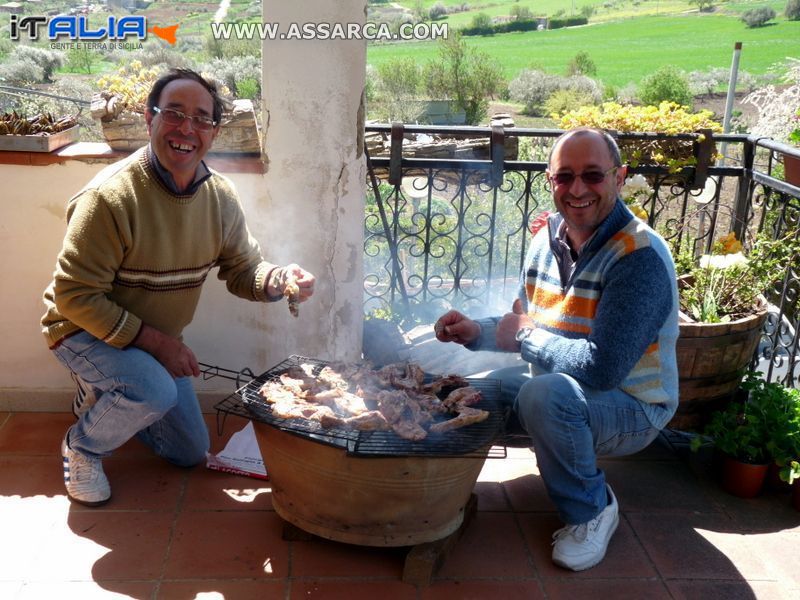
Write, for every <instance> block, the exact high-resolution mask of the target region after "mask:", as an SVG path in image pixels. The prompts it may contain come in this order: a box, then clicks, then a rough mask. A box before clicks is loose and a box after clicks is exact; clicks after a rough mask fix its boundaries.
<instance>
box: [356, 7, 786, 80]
mask: <svg viewBox="0 0 800 600" xmlns="http://www.w3.org/2000/svg"><path fill="white" fill-rule="evenodd" d="M466 40H467V43H468V44H469V45H470V46H473V47H475V48H478V49H480V50H481V51H483V52H486V53H487V54H489V55H490V56H491V57H493V58H494V59H495V60H497V61H498V62H499V63H500V65H501V66H502V69H503V74H504V76H505V77H506V79H508V80H511V79H513V78H514V77H516V76H517V74H518V73H519V72H520V71H521V70H522V69H525V68H530V67H539V68H544V69H545V70H547V71H548V72H551V73H565V71H566V67H567V65H568V64H569V61H570V60H571V59H572V58H573V57H574V56H575V54H576V53H577V52H579V51H581V50H585V51H586V52H588V53H589V55H590V56H591V58H592V60H594V62H595V64H596V65H597V77H598V78H599V79H602V80H603V82H604V83H606V85H613V86H617V87H622V86H624V85H625V84H627V83H630V82H634V83H638V82H639V81H640V80H641V79H642V78H643V77H644V76H645V75H648V74H649V73H652V72H653V71H655V70H656V69H658V68H659V67H660V66H662V65H664V64H674V65H676V66H678V67H679V68H681V69H683V70H684V71H704V70H708V69H710V68H712V67H724V68H728V67H730V63H731V56H732V54H733V45H734V43H735V42H742V43H743V49H742V54H741V57H740V62H739V68H740V69H741V70H744V71H749V72H751V73H754V74H761V73H764V72H765V71H766V70H767V68H768V67H769V66H770V65H772V64H774V63H776V62H778V61H781V60H783V59H784V58H785V57H787V56H800V21H786V20H780V21H778V22H777V23H776V24H775V25H771V26H768V27H760V28H756V29H747V28H746V27H745V26H744V24H743V23H742V22H741V21H739V20H738V18H736V17H732V16H723V15H713V14H709V15H696V14H695V15H691V16H682V17H675V16H672V17H641V18H636V19H630V20H622V21H615V22H609V23H602V24H597V25H588V26H584V27H572V28H568V29H557V30H554V31H530V32H522V33H507V34H503V35H495V36H486V37H468V38H466ZM436 53H437V46H436V44H435V43H432V42H424V43H412V44H386V45H370V46H369V47H368V49H367V61H368V62H369V64H372V65H378V64H381V63H382V62H385V61H387V60H390V59H391V58H395V57H412V58H414V59H415V60H417V61H418V62H420V63H423V62H425V61H427V60H428V59H432V58H434V57H435V56H436Z"/></svg>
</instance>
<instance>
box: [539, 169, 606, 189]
mask: <svg viewBox="0 0 800 600" xmlns="http://www.w3.org/2000/svg"><path fill="white" fill-rule="evenodd" d="M618 168H619V167H611V168H610V169H608V170H607V171H584V172H583V173H578V174H577V175H576V174H575V173H570V172H564V173H556V174H555V175H551V176H550V177H549V179H550V181H551V182H553V183H554V184H555V185H572V184H573V183H574V181H575V180H576V179H577V178H578V177H580V178H581V181H583V183H585V184H586V185H597V184H598V183H603V181H605V179H606V177H607V176H608V174H609V173H611V172H612V171H616V170H617V169H618Z"/></svg>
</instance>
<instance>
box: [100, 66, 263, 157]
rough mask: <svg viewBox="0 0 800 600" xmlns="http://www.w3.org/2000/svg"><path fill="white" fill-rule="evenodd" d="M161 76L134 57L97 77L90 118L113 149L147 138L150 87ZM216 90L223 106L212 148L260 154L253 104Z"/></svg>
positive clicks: (142, 142) (137, 144)
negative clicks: (217, 132)
mask: <svg viewBox="0 0 800 600" xmlns="http://www.w3.org/2000/svg"><path fill="white" fill-rule="evenodd" d="M160 76H161V72H160V71H159V70H158V69H156V68H154V67H150V68H148V67H145V66H143V65H142V63H141V62H140V61H138V60H134V61H132V62H131V63H130V64H128V65H123V66H121V67H120V68H119V69H118V70H117V72H116V73H114V74H111V75H106V76H103V77H101V78H100V79H98V80H97V85H98V87H99V89H100V91H99V93H97V94H95V95H94V96H93V97H92V107H91V112H92V117H93V118H95V119H98V120H99V121H100V126H101V128H102V130H103V136H104V137H105V138H106V142H107V143H108V145H109V146H111V148H112V149H114V150H121V151H133V150H136V149H138V148H141V147H142V146H144V145H145V144H147V142H148V141H149V139H150V138H149V135H148V134H147V127H146V126H145V118H144V112H145V108H146V103H147V96H148V94H149V93H150V89H151V88H152V87H153V83H155V81H156V80H157V79H158V78H159V77H160ZM218 89H219V91H220V94H221V95H222V97H223V99H224V102H225V107H224V113H223V116H222V128H221V129H220V133H219V135H218V136H217V138H216V139H215V140H214V145H213V148H212V151H213V152H234V153H244V154H259V153H260V152H261V139H260V137H259V131H258V124H257V122H256V116H255V111H254V109H253V103H252V102H251V101H250V100H247V99H237V100H233V101H229V100H227V97H229V96H230V95H231V94H230V90H229V89H228V88H227V87H225V86H224V85H219V87H218Z"/></svg>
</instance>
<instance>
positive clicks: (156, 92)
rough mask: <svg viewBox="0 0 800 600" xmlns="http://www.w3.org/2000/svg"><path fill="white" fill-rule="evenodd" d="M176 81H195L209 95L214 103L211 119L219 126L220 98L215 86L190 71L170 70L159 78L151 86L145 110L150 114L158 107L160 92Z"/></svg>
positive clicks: (220, 115) (198, 74)
mask: <svg viewBox="0 0 800 600" xmlns="http://www.w3.org/2000/svg"><path fill="white" fill-rule="evenodd" d="M178 79H191V80H192V81H196V82H197V83H199V84H200V85H202V86H203V87H204V88H205V89H206V90H207V91H208V93H209V94H211V101H212V102H213V103H214V114H213V115H212V118H213V119H214V121H216V122H217V124H219V122H220V121H221V120H222V96H220V95H219V90H218V89H217V84H216V83H214V82H213V81H209V80H208V79H206V78H205V77H203V76H202V75H200V73H198V72H196V71H192V70H191V69H170V70H169V71H167V72H166V73H164V74H163V75H162V76H161V77H159V78H158V79H157V80H156V82H155V83H154V84H153V87H152V88H151V90H150V94H148V96H147V109H148V110H149V111H150V112H151V113H152V112H153V108H154V107H156V106H158V102H159V100H161V92H163V91H164V88H165V87H167V84H168V83H170V82H172V81H177V80H178Z"/></svg>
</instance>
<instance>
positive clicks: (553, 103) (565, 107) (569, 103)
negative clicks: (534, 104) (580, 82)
mask: <svg viewBox="0 0 800 600" xmlns="http://www.w3.org/2000/svg"><path fill="white" fill-rule="evenodd" d="M589 104H596V103H595V101H594V100H593V99H592V97H591V96H590V95H588V94H586V93H584V92H580V91H577V90H556V91H555V92H553V94H552V95H551V96H550V97H549V98H548V99H547V102H545V103H544V110H545V113H546V114H549V115H563V114H564V113H566V112H569V111H571V110H578V109H579V108H580V107H582V106H586V105H589Z"/></svg>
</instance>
